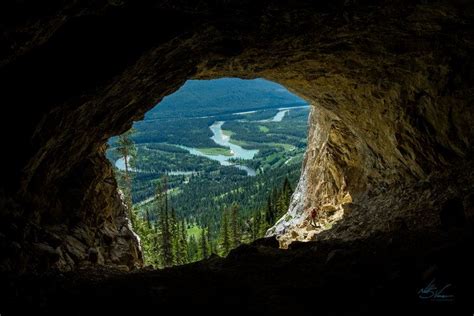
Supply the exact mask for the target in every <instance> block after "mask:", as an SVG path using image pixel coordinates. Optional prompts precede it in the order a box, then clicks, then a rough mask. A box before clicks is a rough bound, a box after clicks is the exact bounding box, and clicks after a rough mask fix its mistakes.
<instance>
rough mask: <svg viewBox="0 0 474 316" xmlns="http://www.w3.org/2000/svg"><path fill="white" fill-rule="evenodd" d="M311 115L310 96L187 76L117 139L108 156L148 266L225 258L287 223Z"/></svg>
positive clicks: (252, 82) (264, 83)
mask: <svg viewBox="0 0 474 316" xmlns="http://www.w3.org/2000/svg"><path fill="white" fill-rule="evenodd" d="M309 111H310V105H309V104H308V103H307V102H306V101H305V100H303V99H301V98H300V97H298V96H296V95H294V94H292V93H290V92H289V91H288V90H287V89H286V88H285V87H284V86H282V85H280V84H277V83H275V82H272V81H268V80H265V79H261V78H258V79H240V78H218V79H211V80H188V81H186V82H185V83H184V85H183V86H181V87H180V88H179V89H178V90H177V91H176V92H174V93H173V94H171V95H168V96H166V97H165V98H164V99H163V100H162V101H161V102H159V103H158V104H157V105H156V106H155V107H153V108H152V109H150V110H149V111H148V112H147V113H146V114H145V116H144V118H143V120H140V121H136V122H134V123H133V127H132V128H131V129H130V130H128V131H127V132H125V133H123V134H121V135H118V136H114V137H112V138H110V139H109V140H108V146H109V147H108V149H107V151H106V156H107V158H108V159H109V161H110V162H111V163H112V165H113V166H114V174H115V179H116V181H117V184H118V188H119V190H120V193H121V196H122V198H123V201H124V204H125V205H126V207H127V209H128V217H129V218H130V219H131V224H132V227H133V230H134V232H135V233H137V234H138V236H139V238H140V241H141V248H142V252H143V257H144V264H145V265H152V266H154V267H158V268H162V267H169V266H174V265H181V264H186V263H189V262H194V261H198V260H202V259H206V258H207V257H209V256H211V255H212V254H217V255H220V256H226V255H227V254H228V253H229V251H230V250H232V249H233V248H235V247H237V246H239V245H240V244H243V243H250V242H252V241H254V240H256V239H258V238H262V237H264V236H265V234H266V233H267V231H268V230H270V229H271V228H272V226H274V225H275V223H276V222H277V221H279V220H280V221H281V219H283V220H284V218H285V214H286V213H287V211H288V208H289V206H290V200H291V196H292V194H293V192H294V189H295V187H296V186H297V182H298V179H299V177H300V174H301V166H302V163H303V158H304V154H305V152H306V142H307V130H308V115H309ZM310 227H315V228H316V227H320V226H319V224H318V226H316V223H314V222H313V223H312V226H310ZM313 230H314V229H313Z"/></svg>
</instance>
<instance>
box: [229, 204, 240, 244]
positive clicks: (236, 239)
mask: <svg viewBox="0 0 474 316" xmlns="http://www.w3.org/2000/svg"><path fill="white" fill-rule="evenodd" d="M239 226H240V225H239V206H238V205H237V204H236V203H233V204H232V206H231V207H230V248H231V249H234V248H236V247H237V246H238V245H240V227H239Z"/></svg>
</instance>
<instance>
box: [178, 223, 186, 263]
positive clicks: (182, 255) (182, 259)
mask: <svg viewBox="0 0 474 316" xmlns="http://www.w3.org/2000/svg"><path fill="white" fill-rule="evenodd" d="M178 235H179V238H178V240H179V243H178V254H177V261H178V264H186V263H188V262H189V256H188V238H187V235H186V223H185V222H184V221H182V222H181V224H180V225H179V229H178Z"/></svg>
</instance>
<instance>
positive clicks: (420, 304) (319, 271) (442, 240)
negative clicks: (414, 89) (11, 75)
mask: <svg viewBox="0 0 474 316" xmlns="http://www.w3.org/2000/svg"><path fill="white" fill-rule="evenodd" d="M472 246H473V236H472V227H466V228H463V229H455V230H449V231H429V232H428V231H424V232H414V231H400V232H398V233H397V234H391V235H386V234H375V235H372V236H371V237H370V238H368V239H364V240H357V241H350V242H342V241H337V240H336V241H335V240H332V241H320V242H308V243H293V244H292V245H291V246H290V249H288V250H280V249H278V248H277V242H276V241H275V240H273V239H262V240H258V241H256V242H254V243H253V244H251V245H244V246H241V247H239V248H237V249H235V250H233V251H232V252H231V253H230V254H229V256H228V257H227V258H225V259H222V258H217V257H214V258H210V259H208V260H206V261H202V262H198V263H194V264H190V265H185V266H181V267H176V268H171V269H165V270H151V269H142V270H139V271H136V272H132V273H125V272H120V271H114V270H109V269H105V268H95V269H87V270H80V271H78V272H76V273H67V274H49V275H41V276H22V277H20V278H12V277H10V278H8V280H6V281H5V282H1V283H0V284H1V287H2V290H5V293H3V295H2V296H1V297H2V299H1V301H2V303H1V304H0V312H1V314H2V315H16V314H22V313H26V312H27V311H28V310H31V309H32V310H33V311H34V315H38V314H46V315H55V314H58V315H59V314H60V315H89V314H98V313H102V314H103V315H115V314H128V315H140V314H147V315H148V314H152V315H158V314H165V313H166V314H177V315H181V314H183V313H199V314H204V315H208V314H221V315H225V314H235V313H238V314H240V315H242V314H243V313H247V314H249V313H250V314H258V315H271V314H285V315H367V314H376V315H388V314H389V315H472V313H473V312H474V297H473V293H474V271H473V269H472V267H473V266H474V260H473V258H472V256H469V254H470V253H471V252H472ZM443 289H444V290H443Z"/></svg>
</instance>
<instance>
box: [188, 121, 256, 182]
mask: <svg viewBox="0 0 474 316" xmlns="http://www.w3.org/2000/svg"><path fill="white" fill-rule="evenodd" d="M223 124H224V122H223V121H217V122H214V123H213V124H212V125H211V126H209V128H210V129H211V131H212V134H213V136H212V137H211V139H212V140H213V141H214V142H215V143H216V144H218V145H220V146H223V147H227V148H229V149H230V152H231V153H232V156H225V155H209V154H205V153H203V152H201V151H199V150H198V149H196V148H191V147H186V146H179V147H181V148H183V149H186V150H187V151H188V152H189V153H190V154H192V155H196V156H201V157H206V158H208V159H211V160H215V161H218V162H219V163H220V164H221V165H222V166H234V167H236V168H238V169H240V170H244V171H245V172H247V175H248V176H251V177H253V176H255V175H256V172H255V170H254V169H252V168H250V167H247V166H244V165H239V164H236V163H234V162H232V161H230V160H231V159H243V160H250V159H253V157H254V156H255V155H256V154H257V153H258V149H244V148H242V147H241V146H239V145H236V144H233V143H231V142H230V136H227V135H225V134H224V132H223V131H222V125H223Z"/></svg>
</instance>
